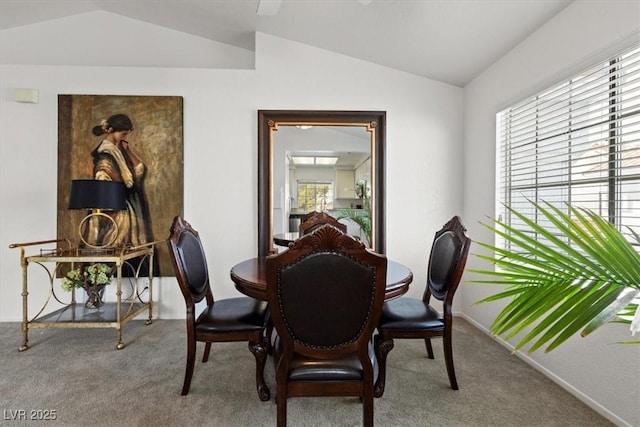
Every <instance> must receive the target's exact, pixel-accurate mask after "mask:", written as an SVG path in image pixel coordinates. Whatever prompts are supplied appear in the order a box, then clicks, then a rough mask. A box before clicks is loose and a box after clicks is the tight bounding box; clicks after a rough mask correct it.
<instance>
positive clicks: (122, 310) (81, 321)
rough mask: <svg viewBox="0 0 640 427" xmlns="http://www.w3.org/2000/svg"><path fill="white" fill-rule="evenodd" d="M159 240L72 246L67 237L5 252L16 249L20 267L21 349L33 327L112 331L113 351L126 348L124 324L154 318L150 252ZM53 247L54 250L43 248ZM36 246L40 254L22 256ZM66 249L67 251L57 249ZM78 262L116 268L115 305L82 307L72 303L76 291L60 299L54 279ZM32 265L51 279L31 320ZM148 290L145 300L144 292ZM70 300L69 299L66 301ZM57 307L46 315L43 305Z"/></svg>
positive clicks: (26, 343)
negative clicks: (125, 288) (125, 290)
mask: <svg viewBox="0 0 640 427" xmlns="http://www.w3.org/2000/svg"><path fill="white" fill-rule="evenodd" d="M156 243H158V242H152V243H148V244H145V245H140V246H127V247H123V248H106V249H102V248H101V249H91V248H71V247H70V244H69V241H68V240H67V239H57V240H42V241H38V242H28V243H14V244H11V245H9V248H20V265H21V267H22V337H23V342H22V345H21V346H20V351H25V350H27V349H28V348H29V335H28V334H29V329H37V328H115V329H116V348H117V349H118V350H121V349H123V348H124V347H125V344H124V343H123V342H122V326H123V325H125V324H126V323H127V322H129V321H130V320H132V319H134V318H135V317H136V316H138V315H140V314H141V313H143V312H144V311H145V310H148V312H149V316H148V318H147V320H146V324H147V325H149V324H151V322H152V317H153V254H154V246H155V244H156ZM53 244H55V245H56V247H55V248H49V249H47V248H43V247H44V246H47V245H48V246H51V245H53ZM30 246H40V248H39V251H38V253H36V254H33V255H26V254H25V252H26V251H25V248H26V247H30ZM60 246H65V247H60ZM134 258H139V259H140V264H139V265H138V266H137V267H135V266H133V265H132V264H131V260H133V259H134ZM81 263H105V264H112V265H114V266H115V270H116V274H115V276H114V279H115V281H116V283H115V284H116V302H106V303H105V304H104V305H101V306H100V307H99V309H92V308H87V307H85V305H84V303H78V302H76V290H75V289H72V290H71V292H69V294H70V296H67V297H64V298H63V297H61V296H62V293H64V294H67V292H66V291H63V290H62V289H61V288H60V286H56V281H55V279H56V278H59V277H61V276H63V275H64V274H63V273H62V268H63V266H70V268H72V269H73V268H76V265H77V264H81ZM144 263H146V264H147V266H148V272H149V273H148V276H147V278H148V286H147V287H144V288H142V289H141V287H140V282H141V281H142V277H139V276H140V266H141V265H143V264H144ZM30 264H37V265H40V266H41V267H42V268H44V269H45V271H46V273H47V275H48V279H49V293H48V296H47V297H46V300H45V302H44V304H43V305H42V308H40V309H39V311H38V312H37V313H36V314H35V315H34V316H33V317H29V313H28V311H29V306H28V296H29V278H28V275H27V272H28V267H29V265H30ZM123 268H127V269H130V272H131V273H132V276H131V277H130V278H129V277H127V279H130V283H131V294H130V295H129V296H128V297H127V298H123V297H122V282H123V275H122V270H123ZM147 288H148V291H149V292H148V295H147V298H145V299H143V298H142V294H143V293H144V291H145V290H146V289H147ZM69 299H70V301H68V300H69ZM54 300H55V301H56V302H57V303H59V304H58V305H61V308H58V309H55V310H53V311H51V312H46V308H47V306H48V305H49V304H50V303H51V304H52V305H53V304H55V303H54V302H53V301H54Z"/></svg>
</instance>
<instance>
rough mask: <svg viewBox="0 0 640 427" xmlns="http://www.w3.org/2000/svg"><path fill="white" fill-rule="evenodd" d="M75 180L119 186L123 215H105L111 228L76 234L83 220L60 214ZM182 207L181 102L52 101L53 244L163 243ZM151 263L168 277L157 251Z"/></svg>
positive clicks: (162, 251)
mask: <svg viewBox="0 0 640 427" xmlns="http://www.w3.org/2000/svg"><path fill="white" fill-rule="evenodd" d="M77 179H94V180H107V181H116V182H122V183H123V184H124V185H125V187H126V191H125V192H126V209H123V210H119V211H115V212H111V213H110V214H109V215H111V216H112V218H113V220H114V222H115V224H117V227H115V228H104V226H103V225H101V223H99V222H89V226H88V227H87V228H86V229H82V230H79V225H80V223H81V221H82V218H83V217H84V215H86V213H83V212H76V211H69V210H67V204H68V200H69V189H70V184H71V181H72V180H77ZM182 207H183V99H182V97H179V96H133V95H58V207H57V209H58V212H57V213H58V220H57V232H58V238H66V239H69V240H70V241H71V242H72V244H73V245H74V246H81V245H82V243H81V242H83V241H85V240H86V241H91V242H94V243H96V244H99V243H100V242H101V241H103V240H107V241H109V242H110V244H111V245H113V246H115V247H122V246H125V245H133V246H136V245H140V244H144V243H150V242H153V241H156V240H162V239H163V238H164V237H166V235H167V233H168V230H169V228H170V226H171V221H172V220H173V217H174V216H175V215H182ZM81 233H86V235H84V236H81ZM155 261H156V262H154V264H155V265H154V272H153V273H154V276H156V277H158V276H172V275H173V269H172V267H171V264H170V260H169V254H168V253H167V249H166V247H165V246H164V245H156V256H155ZM127 273H128V272H127V271H124V270H123V274H125V275H127Z"/></svg>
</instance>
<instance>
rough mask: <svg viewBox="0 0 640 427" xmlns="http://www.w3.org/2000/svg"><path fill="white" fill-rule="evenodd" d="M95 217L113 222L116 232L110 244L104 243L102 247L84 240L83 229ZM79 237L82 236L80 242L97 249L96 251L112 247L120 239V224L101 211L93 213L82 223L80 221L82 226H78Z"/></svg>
mask: <svg viewBox="0 0 640 427" xmlns="http://www.w3.org/2000/svg"><path fill="white" fill-rule="evenodd" d="M93 217H105V218H107V219H108V220H109V221H111V222H112V223H113V227H114V229H115V232H114V233H113V238H112V239H111V240H109V241H108V242H105V243H103V244H102V245H96V244H94V243H89V242H87V240H86V239H85V238H84V233H83V232H82V229H83V227H84V226H85V223H87V221H89V220H90V219H91V218H93ZM78 235H79V236H80V240H81V241H82V243H84V244H85V245H87V246H89V247H90V248H95V249H104V248H108V247H110V246H112V245H113V243H114V242H115V241H116V239H117V238H118V224H117V223H116V221H115V220H114V219H113V218H112V217H110V216H109V215H107V214H105V213H102V212H100V211H95V212H92V213H90V214H89V215H87V216H85V217H84V218H83V219H82V221H80V225H79V226H78Z"/></svg>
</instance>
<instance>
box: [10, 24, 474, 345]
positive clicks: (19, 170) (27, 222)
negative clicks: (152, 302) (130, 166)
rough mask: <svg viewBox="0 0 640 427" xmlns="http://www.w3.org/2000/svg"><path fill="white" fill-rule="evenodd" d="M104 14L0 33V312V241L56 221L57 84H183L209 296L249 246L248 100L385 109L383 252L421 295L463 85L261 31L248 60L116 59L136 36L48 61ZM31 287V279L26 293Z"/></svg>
mask: <svg viewBox="0 0 640 427" xmlns="http://www.w3.org/2000/svg"><path fill="white" fill-rule="evenodd" d="M108 15H109V16H108V22H109V27H110V28H120V29H121V30H122V31H124V32H125V33H127V34H135V33H136V30H137V29H138V30H139V31H140V32H141V33H145V32H148V31H153V34H154V39H155V40H156V43H157V45H158V46H172V47H173V49H167V51H173V50H179V49H178V48H177V47H176V44H179V45H178V46H182V45H183V44H184V45H185V47H186V48H187V50H188V51H189V52H190V55H194V56H210V55H213V56H219V57H216V58H213V59H212V62H214V63H218V62H223V60H224V58H225V56H224V55H226V53H221V52H220V51H219V49H218V48H217V46H210V47H207V46H201V45H199V44H198V46H201V49H203V51H197V50H196V51H194V50H193V47H192V46H193V44H191V43H190V42H189V40H185V35H184V34H179V33H178V34H176V32H175V31H170V30H166V31H163V30H162V29H160V28H157V27H155V28H149V24H145V23H138V22H137V21H134V20H131V19H126V18H121V17H119V16H117V15H111V14H108ZM105 18H107V17H105V14H104V13H99V12H96V15H95V16H93V15H92V14H85V15H82V16H81V17H70V18H65V19H60V20H56V21H55V22H49V23H44V24H39V25H31V26H26V27H20V28H16V29H12V30H9V31H7V32H5V31H3V32H2V33H1V34H0V36H1V37H0V39H1V40H0V43H2V45H1V46H2V50H3V55H2V65H1V68H0V91H1V92H0V95H1V99H0V113H1V114H0V239H1V242H2V243H1V245H0V321H18V320H21V302H20V292H21V287H20V286H21V285H20V284H21V272H20V266H19V253H18V250H17V249H13V250H10V249H8V245H9V244H10V243H14V242H26V241H34V240H42V239H48V238H53V237H55V234H56V215H55V212H56V177H57V140H56V137H57V95H58V94H128V95H178V96H183V97H184V147H185V148H184V170H185V177H184V178H185V179H184V180H185V188H184V200H185V202H184V214H185V217H186V218H187V220H189V221H190V222H191V223H192V224H193V225H194V227H196V228H197V229H198V230H199V231H200V232H201V236H202V238H203V241H204V244H205V246H206V250H207V255H208V258H209V263H210V269H211V272H212V279H213V285H214V288H215V292H216V294H217V295H218V297H228V296H232V295H237V291H236V290H235V288H234V287H233V284H232V282H231V280H230V278H229V270H230V269H231V267H232V266H233V265H234V264H235V263H237V262H239V261H242V260H244V259H247V258H251V257H254V256H255V255H256V254H257V110H258V109H314V110H316V109H326V110H384V111H387V122H388V127H387V141H388V147H387V194H388V196H387V253H388V255H389V257H390V258H393V259H394V260H397V261H399V262H401V263H404V264H406V265H407V266H409V267H410V268H411V269H412V270H413V271H414V274H415V282H414V283H415V285H414V287H413V288H412V290H411V291H410V292H412V293H413V294H415V295H421V292H422V289H423V286H424V283H425V272H424V270H425V269H426V257H427V254H428V248H429V246H430V245H431V239H432V237H433V233H434V230H436V229H437V228H439V227H440V226H441V225H442V224H443V223H444V222H446V220H447V219H448V218H449V217H450V216H451V215H453V214H455V213H459V212H460V210H461V208H462V190H461V188H462V187H461V183H462V169H461V167H460V166H458V165H459V162H458V159H460V157H461V154H462V150H461V147H462V122H461V119H460V118H461V116H462V89H460V88H457V87H453V86H450V85H446V84H442V83H439V82H434V81H431V80H427V79H424V78H421V77H417V76H414V75H411V74H407V73H403V72H399V71H396V70H392V69H389V68H385V67H382V66H378V65H373V64H370V63H367V62H363V61H360V60H356V59H353V58H349V57H346V56H342V55H337V54H334V53H330V52H328V51H324V50H320V49H316V48H312V47H309V46H306V45H302V44H298V43H293V42H289V41H286V40H284V39H279V38H275V37H271V36H268V35H265V34H258V35H257V39H256V58H255V64H256V68H255V70H246V69H207V68H195V67H200V66H201V65H199V63H197V62H195V63H193V65H190V66H191V68H179V66H180V64H182V63H187V64H192V62H191V60H190V58H189V57H188V55H187V57H182V56H181V57H180V60H179V61H178V62H177V63H175V64H173V66H172V67H165V66H164V64H165V63H166V61H167V56H166V55H159V57H158V59H157V61H158V63H160V64H163V66H162V67H152V66H150V65H151V64H152V62H153V58H152V57H150V54H149V52H148V51H145V56H146V59H145V66H144V67H142V66H139V67H133V66H130V67H125V66H124V65H126V64H123V63H122V61H123V58H126V57H127V56H129V55H131V56H136V54H137V52H140V50H141V47H139V46H138V45H137V39H136V38H135V37H133V38H132V39H131V40H130V41H129V44H128V45H127V44H122V43H121V44H119V45H118V46H120V47H121V49H122V52H123V53H122V54H120V53H119V52H116V53H115V54H114V55H115V56H114V57H117V60H116V59H114V61H115V65H114V66H104V64H102V63H100V64H99V66H91V65H88V64H87V63H85V62H82V64H78V65H73V66H65V65H50V61H52V60H53V59H51V58H57V54H58V53H59V54H60V55H66V53H65V52H68V51H75V52H81V51H82V49H80V48H84V47H85V46H87V45H88V46H95V47H99V46H104V45H105V44H106V43H108V41H109V40H108V38H106V39H105V38H104V37H103V36H102V34H96V31H95V27H96V23H97V22H100V21H101V20H105ZM87 21H88V22H91V25H87V24H86V23H85V22H87ZM131 26H133V28H131ZM87 27H91V28H93V29H94V30H89V28H87ZM73 29H80V30H79V32H78V33H76V32H75V30H73ZM53 32H56V36H55V37H53V36H51V34H52V33H53ZM58 33H61V34H62V36H61V35H60V34H58ZM50 36H51V37H50ZM63 36H64V37H63ZM92 38H93V40H87V39H92ZM22 39H24V40H27V41H29V42H28V43H27V42H25V43H24V44H23V45H22V46H23V47H22V48H21V52H22V50H28V53H29V54H28V55H26V56H27V57H29V58H30V63H29V64H28V65H24V64H22V58H24V57H25V54H24V52H22V53H21V54H20V55H17V54H16V55H11V54H9V53H7V54H5V51H4V49H5V46H7V45H9V44H10V42H13V43H18V41H19V40H22ZM61 39H63V40H64V43H61V42H60V40H61ZM80 39H81V40H80ZM49 40H52V41H54V42H51V43H50V42H49ZM201 41H202V40H201V39H198V38H196V39H195V40H194V43H201ZM147 43H148V40H147V39H146V38H145V40H144V42H143V47H145V48H146V47H147ZM159 50H160V49H159ZM242 54H243V52H241V55H240V56H241V57H242ZM77 55H82V54H81V53H77ZM83 58H84V57H83ZM38 59H41V60H42V65H35V63H37V62H38ZM84 60H86V58H85V59H84ZM84 60H83V61H84ZM78 62H81V61H79V60H78V61H76V62H72V63H73V64H77V63H78ZM16 64H19V65H16ZM56 64H57V63H56ZM136 64H137V63H136ZM14 88H34V89H37V90H39V92H40V103H39V104H20V103H16V102H14V101H13V90H14ZM87 138H88V139H91V140H93V138H94V137H93V136H92V135H91V134H90V129H88V130H87ZM449 164H454V165H456V166H454V167H450V166H447V165H449ZM150 197H153V195H150ZM407 200H411V201H412V202H411V203H410V204H407V202H406V201H407ZM406 224H413V225H412V226H411V227H408V226H407V225H406ZM167 234H168V230H167ZM36 271H37V270H36ZM155 284H156V286H155V289H156V296H157V299H158V302H159V304H158V305H157V307H158V310H157V314H158V315H159V316H160V317H163V318H180V317H183V316H184V302H183V300H182V296H181V295H180V292H179V290H178V288H177V284H176V283H175V279H174V278H164V279H161V280H158V281H155ZM43 286H44V284H41V287H40V288H39V287H38V286H37V283H34V284H33V286H32V288H30V298H31V299H32V300H34V301H36V300H38V297H41V296H42V294H43V293H44V290H45V289H44V287H43ZM18 341H19V336H18V334H16V346H17V345H19V343H18Z"/></svg>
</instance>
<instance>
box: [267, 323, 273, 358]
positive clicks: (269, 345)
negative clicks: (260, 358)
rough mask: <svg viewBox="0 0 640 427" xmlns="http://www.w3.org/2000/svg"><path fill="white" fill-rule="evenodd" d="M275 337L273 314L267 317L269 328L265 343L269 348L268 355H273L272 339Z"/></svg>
mask: <svg viewBox="0 0 640 427" xmlns="http://www.w3.org/2000/svg"><path fill="white" fill-rule="evenodd" d="M272 337H273V321H272V320H271V314H269V315H268V316H267V327H266V329H265V343H266V348H267V354H269V355H272V354H273V345H272V344H271V342H272V341H271V339H272Z"/></svg>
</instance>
